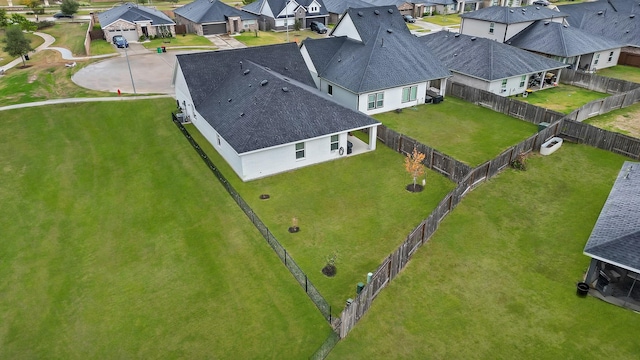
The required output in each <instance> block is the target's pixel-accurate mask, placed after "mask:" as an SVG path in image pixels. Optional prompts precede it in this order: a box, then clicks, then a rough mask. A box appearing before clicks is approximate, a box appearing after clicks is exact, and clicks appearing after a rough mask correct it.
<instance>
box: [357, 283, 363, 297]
mask: <svg viewBox="0 0 640 360" xmlns="http://www.w3.org/2000/svg"><path fill="white" fill-rule="evenodd" d="M362 289H364V283H361V282H359V283H358V285H357V286H356V294H360V293H361V292H362Z"/></svg>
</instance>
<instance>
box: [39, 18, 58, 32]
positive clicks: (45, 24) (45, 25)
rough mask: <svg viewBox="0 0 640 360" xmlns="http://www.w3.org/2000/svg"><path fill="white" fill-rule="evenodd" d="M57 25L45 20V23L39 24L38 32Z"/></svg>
mask: <svg viewBox="0 0 640 360" xmlns="http://www.w3.org/2000/svg"><path fill="white" fill-rule="evenodd" d="M55 24H56V23H55V22H53V21H47V20H43V21H40V22H37V23H36V26H37V27H38V30H40V29H46V28H48V27H52V26H53V25H55Z"/></svg>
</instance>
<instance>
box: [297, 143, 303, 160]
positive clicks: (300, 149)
mask: <svg viewBox="0 0 640 360" xmlns="http://www.w3.org/2000/svg"><path fill="white" fill-rule="evenodd" d="M296 159H304V143H303V142H301V143H297V144H296Z"/></svg>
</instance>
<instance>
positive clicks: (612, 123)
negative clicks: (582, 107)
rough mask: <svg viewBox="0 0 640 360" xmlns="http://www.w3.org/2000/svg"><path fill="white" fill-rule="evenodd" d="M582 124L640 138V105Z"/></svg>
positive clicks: (600, 116)
mask: <svg viewBox="0 0 640 360" xmlns="http://www.w3.org/2000/svg"><path fill="white" fill-rule="evenodd" d="M584 123H586V124H591V125H593V126H597V127H599V128H602V129H605V130H609V131H614V132H619V133H621V134H625V135H629V136H633V137H636V138H640V103H637V104H635V105H631V106H629V107H627V108H624V109H618V110H614V111H611V112H609V113H606V114H603V115H598V116H596V117H592V118H590V119H587V120H585V121H584Z"/></svg>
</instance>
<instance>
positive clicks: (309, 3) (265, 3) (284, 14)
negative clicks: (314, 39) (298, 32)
mask: <svg viewBox="0 0 640 360" xmlns="http://www.w3.org/2000/svg"><path fill="white" fill-rule="evenodd" d="M242 10H244V11H246V12H249V13H251V14H254V15H256V16H258V26H259V27H260V30H286V29H287V26H288V27H289V28H290V29H293V26H294V25H295V23H296V22H299V23H300V25H301V27H302V28H305V29H306V28H309V27H310V26H311V22H312V21H317V22H320V23H322V24H324V25H327V24H328V23H329V22H328V19H329V12H328V11H327V8H326V7H325V6H324V2H323V0H256V1H254V2H252V3H251V4H249V5H247V6H245V7H243V8H242Z"/></svg>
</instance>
